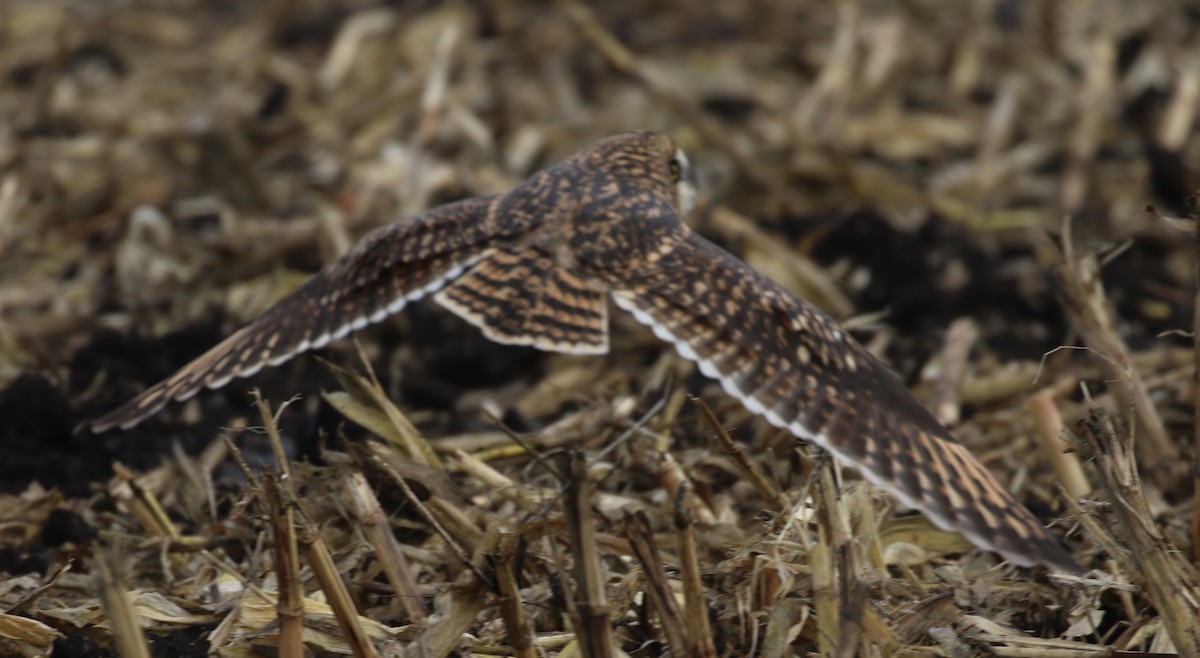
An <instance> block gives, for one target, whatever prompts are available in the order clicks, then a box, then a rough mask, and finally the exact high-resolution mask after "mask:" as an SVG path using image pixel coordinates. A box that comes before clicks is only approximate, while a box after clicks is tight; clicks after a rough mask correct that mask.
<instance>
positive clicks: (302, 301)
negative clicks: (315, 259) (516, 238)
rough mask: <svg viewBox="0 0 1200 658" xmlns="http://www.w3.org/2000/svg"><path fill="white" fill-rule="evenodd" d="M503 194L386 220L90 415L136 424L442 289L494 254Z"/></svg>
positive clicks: (102, 424) (98, 423) (99, 423)
mask: <svg viewBox="0 0 1200 658" xmlns="http://www.w3.org/2000/svg"><path fill="white" fill-rule="evenodd" d="M498 200H499V198H498V197H485V198H476V199H467V200H464V201H460V202H458V203H453V204H449V205H445V206H441V207H438V208H434V209H432V210H429V211H427V212H425V213H423V214H421V215H418V216H416V217H413V218H411V219H410V220H407V221H401V222H396V223H394V224H389V225H387V226H384V227H382V228H380V229H378V230H376V231H375V232H373V233H371V234H369V235H367V236H366V237H365V238H363V240H362V241H361V242H359V243H358V244H357V245H355V247H354V248H353V249H351V250H350V251H349V252H347V253H346V254H344V255H343V256H342V257H341V258H338V259H337V260H336V261H334V262H332V263H330V264H329V265H328V266H326V267H325V269H323V270H321V271H320V272H319V273H317V274H316V275H315V276H314V277H313V278H312V279H310V280H309V281H308V282H306V283H305V284H304V285H302V286H300V288H298V289H297V290H296V291H295V292H293V293H291V294H290V295H288V296H287V297H284V298H283V299H282V300H280V301H279V302H278V303H277V304H275V306H273V307H271V309H270V310H268V311H267V312H266V313H264V314H263V315H262V317H260V318H258V319H257V320H255V321H254V322H252V323H250V324H248V325H246V326H245V327H242V328H241V329H239V330H238V331H237V332H236V333H234V334H232V335H231V336H229V337H228V338H226V339H225V340H224V341H222V342H221V343H220V344H218V345H217V346H216V347H214V348H212V349H211V350H209V351H208V352H205V353H204V354H202V355H201V356H199V357H198V358H197V359H196V360H194V361H192V362H191V363H189V364H187V365H186V366H184V367H183V368H181V369H180V370H179V371H178V372H176V373H175V374H174V375H171V376H170V377H169V378H167V379H165V380H163V381H161V382H159V383H158V384H156V385H154V386H152V387H151V388H149V389H147V390H146V391H144V392H143V393H142V394H141V395H139V396H137V397H136V398H134V399H133V400H130V401H129V402H127V403H126V404H125V405H123V406H121V407H119V408H118V409H116V410H114V411H112V412H110V413H108V414H107V415H105V416H103V417H101V418H98V419H96V420H94V421H92V422H91V424H90V426H91V429H92V431H94V432H103V431H104V430H107V429H109V428H112V427H118V426H119V427H121V428H124V429H128V428H130V427H133V426H134V425H136V424H138V423H139V422H141V421H143V420H145V419H146V418H147V417H149V416H151V415H153V414H154V413H156V412H157V411H158V410H159V409H161V408H162V407H163V405H165V404H167V403H168V402H170V401H171V400H186V399H188V398H190V397H192V396H193V395H195V394H196V393H197V392H198V391H199V390H200V389H202V388H219V387H221V386H224V385H225V384H227V383H229V381H230V380H231V379H233V378H234V377H249V376H250V375H253V374H254V373H256V372H258V371H259V370H260V369H262V367H263V366H267V365H271V366H276V365H279V364H281V363H283V362H284V361H287V360H288V359H290V358H292V357H293V356H295V355H297V354H299V353H301V352H304V351H306V350H310V349H316V348H319V347H322V346H324V345H325V344H326V343H328V342H329V341H331V340H335V339H338V338H341V337H343V336H345V335H346V334H348V333H350V332H351V331H355V330H358V329H361V328H363V327H365V326H367V325H368V324H371V323H374V322H379V321H380V320H382V319H384V318H385V317H387V316H388V315H390V314H392V313H395V312H397V311H399V310H400V309H401V308H403V307H404V305H405V304H407V303H408V302H409V301H412V300H415V299H418V298H420V297H423V296H425V295H427V294H429V293H432V292H435V291H437V290H438V289H439V288H441V287H442V286H443V285H445V284H446V283H447V282H448V281H451V280H453V279H454V278H456V277H458V276H460V275H461V274H462V273H463V272H465V271H467V269H469V268H470V267H471V266H472V265H474V264H475V263H476V262H478V261H479V260H480V259H481V258H482V257H484V256H485V255H487V253H489V251H490V249H491V248H492V244H493V241H494V238H496V237H497V236H495V235H493V228H492V227H494V226H495V225H496V222H495V221H494V219H495V217H494V216H493V215H494V214H495V212H496V208H497V205H498Z"/></svg>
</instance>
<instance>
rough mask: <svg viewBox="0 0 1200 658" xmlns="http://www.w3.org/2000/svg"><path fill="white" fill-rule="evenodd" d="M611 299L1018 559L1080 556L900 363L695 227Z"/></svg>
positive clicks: (772, 416)
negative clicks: (927, 399) (957, 435)
mask: <svg viewBox="0 0 1200 658" xmlns="http://www.w3.org/2000/svg"><path fill="white" fill-rule="evenodd" d="M626 278H627V280H626V281H624V282H622V284H621V286H620V288H621V289H615V290H614V291H613V292H612V295H613V300H614V303H615V304H616V305H617V306H618V307H620V308H622V309H624V310H626V311H629V312H630V313H632V314H633V316H634V317H635V318H637V320H638V321H639V322H641V323H642V324H645V325H647V326H649V327H650V328H651V329H652V330H653V331H654V333H655V334H656V335H657V336H658V337H659V338H661V339H663V340H665V341H667V342H669V343H672V344H673V345H674V346H675V348H676V349H677V350H678V351H679V353H680V354H681V355H682V356H684V357H685V358H687V359H690V360H692V361H695V362H696V363H697V364H698V365H699V368H700V370H701V372H703V373H704V374H705V375H706V376H708V377H711V378H713V379H716V380H718V381H719V382H720V383H721V385H722V387H724V389H725V390H726V392H728V393H729V394H730V395H732V396H733V397H735V398H737V399H738V400H740V401H741V402H742V403H743V404H744V405H745V406H746V408H747V409H749V410H750V411H751V412H753V413H755V414H757V415H760V416H763V417H764V418H766V419H767V421H768V422H770V423H771V424H772V425H775V426H776V427H781V428H786V429H787V430H789V431H790V432H791V433H792V434H794V435H796V436H798V437H800V438H802V439H804V440H806V441H811V442H813V443H816V444H817V445H819V446H821V447H822V448H825V449H826V450H828V451H830V452H831V453H833V454H834V455H835V456H836V457H837V458H839V459H841V460H842V461H844V462H846V463H849V464H851V465H853V466H855V467H856V468H858V469H859V470H860V471H861V472H862V473H863V474H864V475H865V476H866V477H867V479H869V480H870V481H871V482H873V483H875V484H876V485H878V486H880V487H882V488H884V489H886V490H887V491H889V492H891V493H892V494H893V495H895V496H896V497H897V498H898V499H899V500H900V501H902V502H903V503H904V504H906V505H908V506H910V507H913V508H916V509H919V510H921V511H922V512H924V513H925V514H926V515H928V516H929V518H931V519H932V520H933V521H934V522H935V523H937V524H938V525H939V526H941V527H943V528H945V529H947V530H951V531H956V532H961V533H963V534H964V535H965V536H966V537H967V538H968V539H970V540H971V541H972V542H973V543H975V544H976V545H978V546H981V547H985V548H988V549H991V550H994V551H996V552H998V553H1000V554H1001V555H1003V556H1004V557H1006V558H1007V559H1009V560H1011V561H1012V562H1014V563H1016V564H1019V565H1022V566H1031V565H1033V564H1044V565H1047V566H1050V567H1053V568H1055V569H1058V570H1061V571H1066V572H1072V573H1074V572H1078V571H1080V567H1079V566H1078V564H1077V563H1076V562H1075V561H1074V560H1073V559H1072V558H1071V556H1070V555H1069V554H1068V553H1067V552H1066V550H1064V549H1063V547H1062V546H1061V545H1060V544H1059V543H1058V541H1056V540H1055V539H1054V538H1053V537H1051V536H1050V534H1049V533H1047V532H1046V530H1045V529H1044V528H1043V527H1042V525H1041V524H1040V523H1039V522H1038V520H1037V519H1036V518H1035V517H1034V516H1033V514H1031V513H1030V512H1029V510H1028V509H1026V508H1025V507H1024V506H1023V505H1021V504H1020V503H1019V502H1017V501H1016V500H1015V499H1014V498H1013V497H1012V495H1010V494H1009V493H1008V491H1006V490H1005V488H1004V487H1003V486H1002V485H1001V484H1000V483H999V482H998V481H997V480H996V478H995V477H994V476H993V475H992V474H991V473H990V472H989V471H988V470H987V469H986V468H985V467H984V466H983V465H982V464H980V463H979V461H978V460H976V459H975V457H974V456H973V455H972V454H971V453H970V452H968V451H967V450H966V448H964V447H963V446H962V445H961V444H959V443H958V442H957V441H956V440H955V439H954V437H953V436H951V435H950V433H949V431H948V430H946V428H945V427H943V426H942V425H941V424H940V423H939V422H938V421H937V420H936V419H935V418H934V417H933V416H932V415H931V414H930V413H929V411H928V410H927V409H926V408H925V407H923V406H922V405H921V404H920V403H919V402H917V400H916V399H915V398H913V397H912V395H911V394H910V393H909V391H908V389H907V388H905V386H904V385H903V384H902V383H901V382H900V380H899V379H897V378H896V376H895V375H894V374H892V372H891V371H890V370H889V369H888V368H887V366H885V365H884V364H883V363H881V362H880V361H879V360H878V359H876V358H875V357H874V356H872V355H871V354H870V353H869V352H868V351H867V350H866V349H864V348H863V347H862V346H861V345H860V344H859V343H858V342H857V341H855V340H854V339H853V338H852V337H851V336H849V335H848V334H846V333H845V332H844V331H843V330H842V329H841V328H840V327H839V326H838V325H837V323H836V322H834V321H833V320H832V319H831V318H829V317H828V316H826V315H825V314H824V313H822V312H821V311H819V310H817V309H816V308H815V307H813V306H812V305H810V304H808V303H807V302H805V301H803V300H801V299H799V298H797V297H795V296H794V295H792V294H791V293H789V292H787V291H786V290H784V289H783V288H782V287H781V286H779V285H778V284H776V283H775V282H773V281H771V280H770V279H768V278H766V277H764V276H763V275H761V274H759V273H758V272H756V271H755V270H753V269H751V268H750V267H749V266H748V265H746V264H745V263H743V262H742V261H740V260H738V259H737V258H736V257H734V256H732V255H731V254H729V253H728V252H726V251H724V250H723V249H721V248H720V247H718V246H716V245H714V244H712V243H711V242H709V241H707V240H705V239H704V238H702V237H700V236H698V235H696V234H695V233H690V232H689V233H688V234H687V236H686V237H684V238H683V239H682V240H680V241H679V242H678V243H677V246H676V248H675V249H673V250H671V251H669V252H667V253H665V254H664V255H663V256H662V257H661V259H659V260H658V261H657V262H655V263H653V264H651V265H649V266H646V267H643V268H640V269H639V270H638V271H636V272H631V273H629V275H628V276H627V277H626Z"/></svg>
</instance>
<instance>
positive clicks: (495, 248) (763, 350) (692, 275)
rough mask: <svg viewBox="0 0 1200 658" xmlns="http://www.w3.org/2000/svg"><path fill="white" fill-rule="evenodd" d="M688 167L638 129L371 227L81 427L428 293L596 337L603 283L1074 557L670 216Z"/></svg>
mask: <svg viewBox="0 0 1200 658" xmlns="http://www.w3.org/2000/svg"><path fill="white" fill-rule="evenodd" d="M689 178H690V176H689V171H688V163H687V159H686V158H685V157H684V156H683V153H682V152H681V151H679V150H678V149H677V148H676V147H675V145H674V144H673V143H672V142H671V140H670V139H669V138H668V137H666V136H664V135H659V134H655V133H631V134H626V135H619V136H617V137H613V138H609V139H606V140H603V141H601V142H598V143H597V144H594V145H592V146H591V147H589V148H587V149H584V150H583V151H580V152H579V153H577V154H575V155H573V156H571V157H570V158H568V159H567V160H564V161H563V162H561V163H559V164H558V165H555V166H554V167H551V168H550V169H547V170H545V171H542V172H540V173H538V174H536V175H534V176H532V177H531V178H530V179H528V180H527V181H525V182H524V183H522V184H521V185H520V186H519V187H517V188H516V189H514V190H513V191H512V192H510V193H508V194H505V195H502V196H495V197H488V198H480V199H470V200H466V201H462V202H459V203H455V204H451V205H447V206H443V207H441V208H437V209H434V210H430V211H428V212H426V213H424V214H422V215H419V216H417V217H415V218H413V219H411V220H408V221H401V222H397V223H395V224H392V225H389V226H386V227H384V228H381V229H379V230H378V231H375V232H374V233H372V234H370V235H368V236H367V237H366V238H365V239H364V240H363V241H362V242H360V243H359V244H358V245H357V246H356V247H355V248H354V249H352V250H351V251H350V252H349V253H347V254H346V255H345V256H343V257H341V258H339V259H338V260H337V261H335V262H334V263H332V264H330V265H329V266H328V267H326V268H325V269H324V270H322V271H321V272H320V273H319V274H317V275H316V276H315V277H313V279H312V280H311V281H309V282H308V283H307V284H305V285H304V286H302V287H301V288H300V289H299V290H297V291H296V292H294V293H292V294H291V295H289V296H288V297H286V298H285V299H283V300H282V301H280V302H279V303H278V304H277V305H276V306H275V307H274V308H272V309H271V310H270V311H268V312H267V313H266V314H265V315H263V316H262V317H261V318H259V319H258V320H256V321H255V322H253V323H251V324H250V325H248V326H246V327H244V328H243V329H241V330H240V331H238V332H236V333H234V334H233V335H232V336H230V337H229V338H227V339H226V340H225V341H223V342H222V343H221V344H219V345H217V346H216V347H215V348H213V349H212V350H210V351H209V352H208V353H206V354H204V355H202V356H201V357H199V358H198V359H196V360H195V361H193V362H192V363H190V364H188V365H187V366H185V367H184V368H183V369H182V370H180V371H179V372H178V373H176V374H175V375H173V376H172V377H171V378H169V379H167V380H166V381H163V382H162V383H160V384H157V385H156V386H154V387H152V388H150V389H148V390H147V391H146V392H144V393H142V394H141V395H140V396H138V397H137V398H135V399H134V400H132V401H131V402H129V403H128V404H126V405H125V406H123V407H121V408H119V409H117V410H115V411H113V412H112V413H110V414H108V415H106V416H104V417H103V418H100V419H98V420H96V421H95V422H93V423H92V428H93V430H95V431H103V430H105V429H108V428H111V427H116V426H120V427H124V428H128V427H131V426H133V425H135V424H137V423H138V422H140V421H141V420H143V419H145V418H146V417H147V416H150V415H151V414H153V413H155V412H156V411H158V410H159V409H160V408H162V406H163V405H164V404H166V403H167V402H168V401H170V400H183V399H186V398H188V397H191V396H192V395H194V394H195V393H196V392H197V391H198V390H200V389H201V388H205V387H207V388H216V387H219V386H222V385H224V384H225V383H227V382H228V381H229V380H230V379H231V378H233V377H245V376H248V375H250V374H253V373H254V372H257V371H258V370H259V369H260V368H262V367H263V366H264V365H277V364H279V363H282V362H283V361H285V360H287V359H289V358H291V357H292V356H294V355H296V354H298V353H300V352H303V351H305V350H307V349H311V348H316V347H320V346H322V345H324V344H325V343H327V342H329V341H330V340H332V339H335V338H340V337H341V336H343V335H345V334H347V333H349V332H350V331H353V330H355V329H358V328H361V327H363V326H365V325H366V324H368V323H370V322H377V321H379V320H381V319H383V318H384V317H386V316H387V315H389V314H391V313H394V312H396V311H399V310H400V309H401V308H402V307H403V306H404V305H405V303H407V302H408V301H409V300H412V299H416V298H418V297H421V296H423V295H426V294H430V293H436V294H435V296H434V299H435V300H436V301H437V302H438V303H439V304H441V305H442V306H444V307H446V308H447V309H449V310H450V311H451V312H453V313H455V314H457V315H459V316H460V317H462V318H463V319H465V320H467V321H468V322H470V323H471V324H474V325H475V326H477V327H479V328H480V329H481V330H482V331H483V332H484V334H485V335H487V336H488V337H489V338H491V339H493V340H496V341H499V342H503V343H512V344H521V345H532V346H534V347H538V348H541V349H545V350H552V351H560V352H569V353H577V354H600V353H604V352H606V351H607V349H608V319H607V306H606V299H605V297H606V296H611V297H612V298H613V301H614V302H615V303H616V305H617V306H619V307H620V308H622V309H624V310H626V311H629V312H630V313H632V314H633V315H634V317H636V318H637V319H638V320H639V321H640V322H642V323H643V324H646V325H648V326H649V327H650V328H651V329H652V330H653V331H654V333H655V334H656V335H658V336H659V337H660V338H662V339H663V340H666V341H668V342H670V343H672V344H673V345H674V346H675V347H676V349H677V350H678V351H679V353H680V354H681V355H683V356H684V357H685V358H688V359H690V360H692V361H695V362H696V363H697V364H698V365H699V367H700V369H701V371H702V372H703V373H704V374H705V375H707V376H709V377H712V378H714V379H717V380H719V381H720V382H721V384H722V386H723V387H724V388H725V390H726V391H727V392H728V393H729V394H730V395H732V396H734V397H736V398H738V399H739V400H740V401H741V402H742V403H743V404H745V405H746V407H747V408H748V409H750V410H751V411H752V412H754V413H756V414H759V415H761V416H763V417H764V418H766V420H767V421H768V422H770V423H771V424H773V425H776V426H778V427H782V428H787V429H788V430H789V431H791V432H792V433H793V434H795V435H796V436H798V437H800V438H803V439H805V440H810V441H813V442H815V443H817V444H818V445H820V446H822V447H824V448H826V449H828V450H830V451H831V452H832V453H833V454H834V455H836V456H837V457H838V458H840V459H842V460H844V461H846V462H848V463H850V464H852V465H854V466H856V467H858V468H859V469H861V470H862V472H863V473H864V474H865V475H866V476H867V478H868V479H870V480H871V481H872V482H874V483H875V484H878V485H879V486H882V487H883V488H885V489H887V490H888V491H890V492H892V493H893V494H894V495H896V496H897V497H898V498H899V499H900V500H901V501H903V502H904V503H905V504H907V505H910V506H912V507H915V508H917V509H920V510H922V511H924V512H925V513H926V514H927V515H929V517H930V518H932V519H933V520H934V521H935V522H937V523H938V524H939V525H941V526H942V527H944V528H947V529H951V530H956V531H960V532H962V533H964V534H965V535H966V536H967V538H969V539H970V540H971V541H972V542H974V543H975V544H977V545H979V546H982V547H984V548H989V549H993V550H995V551H997V552H999V553H1001V554H1002V555H1004V556H1005V557H1006V558H1008V559H1010V560H1012V561H1013V562H1015V563H1017V564H1020V565H1024V566H1030V565H1033V564H1044V565H1047V566H1050V567H1052V568H1055V569H1059V570H1062V571H1078V570H1079V567H1078V565H1077V564H1076V563H1075V562H1074V560H1073V559H1072V558H1071V557H1070V555H1069V554H1067V552H1066V551H1065V550H1063V548H1062V546H1061V545H1060V544H1059V543H1058V542H1057V541H1056V540H1055V539H1054V538H1052V537H1051V536H1050V535H1049V534H1048V533H1047V532H1046V531H1045V529H1044V528H1042V526H1041V525H1040V524H1039V523H1038V521H1037V519H1036V518H1034V517H1033V515H1032V514H1030V512H1029V511H1028V510H1027V509H1025V507H1023V506H1022V505H1021V504H1020V503H1018V502H1016V500H1014V499H1013V497H1012V496H1011V495H1010V494H1009V493H1008V492H1007V491H1005V489H1004V487H1003V486H1001V485H1000V483H999V482H997V481H996V479H995V478H994V477H993V476H992V475H991V474H990V473H989V472H988V471H987V470H986V469H985V468H984V467H983V466H982V465H981V464H980V463H979V462H978V461H977V460H976V459H975V458H974V457H973V456H972V455H971V454H970V453H969V452H967V450H966V449H965V448H963V447H962V446H961V445H960V444H958V443H957V442H955V440H954V438H953V437H952V436H951V435H950V433H949V432H948V431H947V430H946V429H945V428H944V427H942V426H941V425H940V424H939V423H938V422H937V420H935V419H934V418H933V416H932V415H931V414H930V413H929V412H928V411H927V410H926V409H925V408H924V407H922V406H921V405H920V403H918V402H917V401H916V400H915V399H914V398H913V397H912V396H911V395H910V394H909V392H908V390H907V389H905V387H904V386H903V384H901V383H900V381H899V380H898V379H897V378H896V377H895V376H894V375H893V374H892V373H891V372H890V371H889V370H888V368H887V367H886V366H884V365H883V364H882V363H880V362H879V361H878V360H877V359H875V358H874V357H873V356H872V355H871V354H870V353H868V352H867V351H866V350H865V349H863V347H862V346H861V345H859V344H858V343H857V342H856V341H855V340H854V339H853V338H851V337H850V336H849V335H847V334H846V333H844V332H843V331H842V329H841V328H840V327H838V325H837V324H836V323H835V322H834V321H833V320H831V319H830V318H829V317H828V316H826V315H825V314H823V313H822V312H820V311H819V310H817V309H816V308H814V307H813V306H811V305H809V304H808V303H806V302H804V301H803V300H801V299H798V298H796V297H795V296H793V295H792V294H790V293H788V292H787V291H786V290H784V289H783V288H781V287H780V286H779V285H778V284H776V283H775V282H773V281H771V280H770V279H768V278H766V277H764V276H762V275H761V274H759V273H758V272H756V271H754V270H753V269H751V268H750V267H749V266H747V265H746V264H745V263H743V262H742V261H740V260H738V259H737V258H735V257H734V256H732V255H730V254H729V253H727V252H725V251H724V250H722V249H720V248H719V247H717V246H716V245H713V244H712V243H710V242H708V241H707V240H705V239H704V238H702V237H700V236H698V235H696V234H695V233H693V232H692V231H691V230H690V229H689V228H688V227H687V226H686V225H684V224H683V223H682V222H681V221H680V218H681V217H682V216H683V215H684V214H686V212H687V210H688V208H689V207H690V203H691V197H690V185H689Z"/></svg>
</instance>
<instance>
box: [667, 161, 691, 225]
mask: <svg viewBox="0 0 1200 658" xmlns="http://www.w3.org/2000/svg"><path fill="white" fill-rule="evenodd" d="M671 178H672V179H674V180H675V193H676V194H677V195H678V196H679V216H680V217H686V216H687V214H688V213H690V212H691V211H692V208H693V207H694V206H695V205H696V179H695V176H694V175H693V172H692V163H691V161H690V160H688V157H687V154H686V153H684V152H683V149H681V148H676V149H675V156H674V157H672V158H671Z"/></svg>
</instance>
